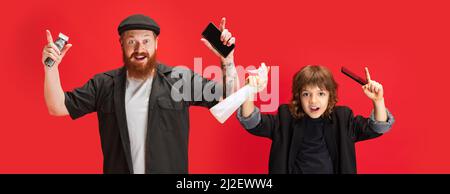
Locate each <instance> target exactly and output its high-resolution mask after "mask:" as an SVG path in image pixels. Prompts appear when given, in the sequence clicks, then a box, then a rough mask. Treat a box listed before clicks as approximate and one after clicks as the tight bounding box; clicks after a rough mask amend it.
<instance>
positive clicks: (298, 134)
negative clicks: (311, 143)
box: [288, 119, 306, 174]
mask: <svg viewBox="0 0 450 194" xmlns="http://www.w3.org/2000/svg"><path fill="white" fill-rule="evenodd" d="M292 125H293V126H292V129H293V131H292V136H291V137H292V139H291V144H290V146H289V156H288V158H289V159H288V173H289V174H294V173H295V172H294V171H293V170H294V168H293V167H294V165H295V164H294V163H295V159H296V157H297V153H298V151H299V149H300V144H301V143H302V141H303V129H304V128H305V125H306V122H305V119H295V120H294V122H293V124H292Z"/></svg>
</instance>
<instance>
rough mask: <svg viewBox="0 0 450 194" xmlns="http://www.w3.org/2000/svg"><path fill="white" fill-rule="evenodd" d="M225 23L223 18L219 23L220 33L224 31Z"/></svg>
mask: <svg viewBox="0 0 450 194" xmlns="http://www.w3.org/2000/svg"><path fill="white" fill-rule="evenodd" d="M226 23H227V19H225V17H223V18H222V20H221V21H220V27H219V28H220V31H223V30H224V29H225V24H226Z"/></svg>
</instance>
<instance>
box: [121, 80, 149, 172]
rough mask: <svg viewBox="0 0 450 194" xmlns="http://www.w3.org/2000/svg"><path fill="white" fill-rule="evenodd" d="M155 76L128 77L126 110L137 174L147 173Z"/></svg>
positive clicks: (132, 157) (132, 156) (134, 167)
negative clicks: (146, 151)
mask: <svg viewBox="0 0 450 194" xmlns="http://www.w3.org/2000/svg"><path fill="white" fill-rule="evenodd" d="M152 82H153V77H149V78H148V79H146V80H140V79H134V78H131V77H128V74H127V82H126V89H125V112H126V116H127V126H128V134H129V137H130V147H131V159H132V161H133V171H134V173H135V174H144V173H145V142H146V137H147V121H148V103H149V99H150V92H151V89H152Z"/></svg>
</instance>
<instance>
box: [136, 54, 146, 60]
mask: <svg viewBox="0 0 450 194" xmlns="http://www.w3.org/2000/svg"><path fill="white" fill-rule="evenodd" d="M146 58H147V56H145V55H136V56H134V59H135V60H136V61H143V60H144V59H146Z"/></svg>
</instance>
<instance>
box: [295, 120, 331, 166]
mask: <svg viewBox="0 0 450 194" xmlns="http://www.w3.org/2000/svg"><path fill="white" fill-rule="evenodd" d="M304 119H305V121H306V125H305V128H303V129H300V130H303V140H302V141H301V143H300V145H299V146H300V149H298V150H299V152H298V153H297V156H296V159H295V168H296V169H295V172H298V173H303V174H332V173H333V162H332V161H331V157H330V153H329V152H328V148H327V144H326V142H325V139H324V130H326V129H324V119H322V118H317V119H313V118H311V117H309V116H305V117H304ZM297 146H298V145H297Z"/></svg>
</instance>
